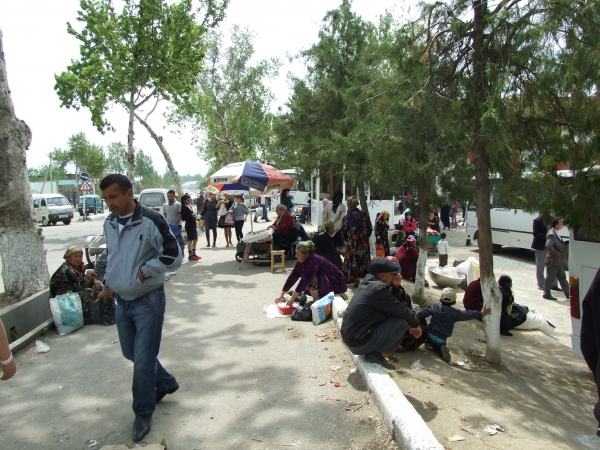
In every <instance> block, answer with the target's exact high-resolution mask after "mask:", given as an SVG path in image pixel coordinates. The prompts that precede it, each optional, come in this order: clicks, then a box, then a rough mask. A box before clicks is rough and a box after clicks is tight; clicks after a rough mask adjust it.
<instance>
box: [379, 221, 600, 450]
mask: <svg viewBox="0 0 600 450" xmlns="http://www.w3.org/2000/svg"><path fill="white" fill-rule="evenodd" d="M448 234H449V242H450V246H451V258H450V261H453V260H454V259H456V258H458V257H466V256H472V255H473V254H475V256H476V252H477V249H476V247H465V246H464V243H465V234H464V229H463V230H460V229H459V230H451V231H450V232H449V233H448ZM507 253H508V254H509V255H511V252H510V251H509V252H507ZM501 254H502V253H501ZM505 255H506V252H505ZM519 258H525V259H526V258H527V252H526V251H525V256H523V253H519V255H518V257H517V259H519ZM530 258H531V260H532V261H533V258H534V256H533V252H531V256H530ZM436 261H437V257H436V256H433V255H432V256H430V257H429V258H428V265H436ZM532 264H533V263H532ZM495 273H496V276H499V275H500V274H503V273H508V274H510V275H511V276H512V277H513V291H514V292H515V297H516V298H517V299H518V300H517V301H518V303H522V304H526V305H528V306H529V307H530V309H532V308H533V309H537V310H540V309H542V310H543V314H544V315H545V316H546V317H548V318H550V319H551V320H553V321H554V322H555V325H557V331H556V332H555V334H557V335H558V337H556V336H554V335H552V336H546V335H544V334H543V333H542V332H540V331H519V330H513V333H514V336H512V337H506V336H502V364H501V365H500V366H498V367H496V366H489V365H487V364H486V363H485V362H484V361H483V358H482V357H481V356H479V357H478V356H472V355H471V354H470V350H478V351H479V352H480V353H481V354H485V336H484V333H483V326H482V324H481V323H480V322H479V321H469V322H459V323H457V324H456V326H455V328H454V334H453V335H452V337H451V338H450V339H449V341H448V347H449V349H450V352H451V355H452V361H462V362H464V366H462V367H457V366H453V365H450V364H446V363H444V362H443V361H442V360H441V358H440V357H439V355H438V354H437V353H436V352H434V351H432V350H430V349H428V348H426V347H425V346H423V347H421V348H419V349H417V350H416V351H414V352H411V353H405V354H400V353H397V354H396V355H395V358H396V360H397V362H396V368H397V371H396V372H392V373H391V374H390V375H391V376H393V377H394V379H395V380H396V382H397V383H398V386H400V389H401V390H402V392H403V393H404V395H405V396H406V397H407V398H408V400H409V401H410V402H411V403H412V405H413V406H414V407H415V408H416V410H417V411H418V412H419V413H420V414H421V416H422V417H423V419H424V420H425V421H426V423H427V425H428V426H429V427H430V428H431V430H432V431H433V433H434V435H435V436H436V438H437V439H438V440H439V442H440V443H441V444H443V445H444V446H445V447H446V449H452V450H456V449H464V450H472V449H473V450H475V449H488V448H499V449H532V450H537V449H540V450H541V449H544V450H547V449H587V448H591V449H597V448H600V438H598V437H596V436H595V431H596V425H597V423H596V422H595V420H594V417H593V415H592V407H593V405H594V403H595V402H596V387H595V384H594V382H593V378H592V376H591V372H590V371H589V369H588V368H587V366H586V364H585V362H584V361H583V360H582V359H580V358H577V357H575V356H573V354H572V351H571V347H570V340H569V339H568V333H569V332H570V321H569V319H568V302H566V301H564V300H565V299H562V301H560V300H561V299H559V301H558V302H546V303H543V300H542V299H541V298H540V297H541V292H540V291H537V289H536V288H535V272H533V271H531V270H522V269H521V270H518V269H513V270H508V269H507V270H496V271H495ZM531 280H533V281H531ZM430 282H431V280H430ZM404 285H405V288H406V289H407V291H408V292H409V293H410V292H412V290H413V286H414V285H413V284H412V283H409V282H405V283H404ZM437 290H439V288H437V287H435V286H434V285H433V283H432V287H431V288H429V289H428V290H427V291H428V293H429V294H430V303H431V302H433V301H436V298H437V297H436V296H437ZM458 293H459V295H458V300H457V305H456V306H455V307H456V308H459V309H460V308H462V291H460V290H458ZM559 295H561V294H559ZM544 308H545V309H544ZM417 360H420V361H421V364H423V365H424V366H425V369H422V370H418V371H415V370H412V369H411V364H413V363H414V362H415V361H417ZM493 424H497V425H500V426H501V427H503V429H504V432H498V433H497V434H496V435H493V436H489V435H487V434H486V433H485V432H484V431H483V430H484V428H486V427H487V426H488V425H493ZM458 439H461V440H458Z"/></svg>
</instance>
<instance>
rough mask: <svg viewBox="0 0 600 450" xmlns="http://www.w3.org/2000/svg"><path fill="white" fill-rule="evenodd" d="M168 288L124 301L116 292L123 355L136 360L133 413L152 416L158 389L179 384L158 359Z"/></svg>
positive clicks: (117, 316)
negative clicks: (166, 290)
mask: <svg viewBox="0 0 600 450" xmlns="http://www.w3.org/2000/svg"><path fill="white" fill-rule="evenodd" d="M165 302H166V297H165V288H164V286H161V287H160V288H158V289H156V290H154V291H152V292H149V293H148V294H146V295H144V296H142V297H138V298H136V299H135V300H123V299H122V298H121V297H120V296H119V295H118V294H117V313H116V322H117V330H118V332H119V342H120V343H121V351H122V352H123V356H124V357H125V358H127V359H128V360H130V361H133V385H132V392H133V405H132V406H133V412H134V413H135V414H137V415H140V416H149V415H151V414H152V413H153V412H154V408H155V407H156V391H157V390H159V391H168V390H170V389H172V388H174V387H175V386H176V385H177V381H176V380H175V377H174V376H173V375H171V374H170V373H169V372H167V371H166V370H165V369H164V367H163V366H162V365H161V364H160V361H159V360H158V351H159V349H160V339H161V335H162V327H163V321H164V317H165Z"/></svg>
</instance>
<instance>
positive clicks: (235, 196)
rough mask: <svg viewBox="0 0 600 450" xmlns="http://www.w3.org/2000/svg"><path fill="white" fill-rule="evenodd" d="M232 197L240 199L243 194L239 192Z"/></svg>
mask: <svg viewBox="0 0 600 450" xmlns="http://www.w3.org/2000/svg"><path fill="white" fill-rule="evenodd" d="M233 197H234V198H239V199H240V200H244V196H243V195H241V194H236V195H234V196H233Z"/></svg>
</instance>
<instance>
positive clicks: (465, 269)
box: [456, 257, 479, 284]
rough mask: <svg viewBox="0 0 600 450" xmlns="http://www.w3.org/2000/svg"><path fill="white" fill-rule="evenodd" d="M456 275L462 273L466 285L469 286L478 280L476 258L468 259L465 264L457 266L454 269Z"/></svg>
mask: <svg viewBox="0 0 600 450" xmlns="http://www.w3.org/2000/svg"><path fill="white" fill-rule="evenodd" d="M456 271H457V272H458V273H462V274H463V275H466V276H467V284H471V282H472V281H475V280H476V279H477V278H479V261H477V259H476V258H473V257H470V258H469V259H467V260H466V261H465V262H463V263H461V264H459V265H458V266H457V267H456Z"/></svg>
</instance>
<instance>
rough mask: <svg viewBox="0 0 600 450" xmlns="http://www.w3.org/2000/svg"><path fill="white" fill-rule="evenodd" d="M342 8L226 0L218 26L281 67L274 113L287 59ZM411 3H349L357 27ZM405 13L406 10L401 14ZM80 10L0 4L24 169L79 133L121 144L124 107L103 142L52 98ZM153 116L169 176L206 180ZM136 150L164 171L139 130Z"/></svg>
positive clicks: (311, 0) (74, 5)
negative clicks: (23, 137) (359, 20)
mask: <svg viewBox="0 0 600 450" xmlns="http://www.w3.org/2000/svg"><path fill="white" fill-rule="evenodd" d="M340 3H341V1H339V0H231V2H230V5H229V8H228V9H227V17H226V19H225V21H223V22H222V23H221V24H220V26H219V29H220V30H221V31H222V32H223V33H224V35H225V37H226V36H227V34H228V33H229V30H230V29H231V28H232V27H233V25H239V26H241V27H245V28H249V29H250V30H251V31H253V32H254V33H255V36H256V37H255V41H254V48H255V52H256V53H255V59H256V60H257V61H258V60H262V59H266V58H272V57H276V58H279V59H280V60H281V62H282V63H283V66H282V67H281V69H280V71H279V76H278V78H277V79H275V80H273V81H272V82H271V83H270V87H271V90H272V91H273V93H274V95H275V101H274V103H273V104H272V110H273V111H276V110H277V108H278V107H279V106H282V107H283V106H284V105H285V102H286V100H287V98H288V97H289V95H290V90H289V87H288V84H287V74H288V73H290V72H291V73H294V74H296V75H302V74H303V68H302V66H301V65H300V64H299V63H298V62H295V63H290V62H289V61H288V58H287V57H286V55H289V54H291V55H294V54H296V53H297V52H298V51H300V50H302V49H306V48H309V47H310V46H311V45H312V44H313V43H315V42H316V41H317V40H318V31H319V28H320V26H321V23H322V19H323V17H324V16H325V14H326V12H327V11H328V10H331V9H335V8H336V7H338V6H339V4H340ZM416 3H417V2H416V0H354V2H353V10H354V11H355V12H356V13H358V14H359V15H360V16H362V17H363V19H365V20H369V21H372V22H376V21H377V20H378V17H379V16H380V15H381V14H383V13H384V12H386V11H391V12H392V13H393V15H394V17H396V18H397V19H399V18H400V16H401V15H406V14H408V13H410V12H412V13H413V14H414V12H415V8H414V5H416ZM406 8H412V9H411V11H410V12H407V11H406ZM78 9H79V1H78V0H58V1H48V0H18V1H0V30H2V33H3V45H4V56H5V59H6V66H7V73H8V83H9V87H10V90H11V94H12V100H13V104H14V107H15V113H16V115H17V117H18V118H19V119H21V120H24V121H25V122H26V123H27V124H28V125H29V127H30V128H31V130H32V143H31V146H30V148H29V150H28V152H27V165H28V167H39V166H42V165H45V164H48V154H49V153H50V152H52V151H53V150H54V149H55V148H63V149H66V147H67V141H68V139H69V137H70V136H71V135H73V134H75V133H78V132H80V131H83V132H84V133H85V135H86V136H87V138H88V139H89V140H90V141H91V142H92V143H94V144H97V145H101V146H103V147H106V146H107V145H108V144H110V143H111V142H115V141H119V142H122V143H124V144H126V143H127V121H128V117H127V113H126V111H125V110H124V109H123V108H122V107H119V106H114V107H112V108H111V109H110V110H109V112H108V114H107V116H106V117H107V119H108V121H109V122H110V123H111V124H112V125H113V127H114V128H115V129H116V131H114V132H107V133H106V134H104V135H102V134H101V133H99V132H98V131H97V130H96V128H95V127H94V126H93V125H92V122H91V116H90V113H89V111H87V110H85V109H82V110H80V111H76V110H74V109H66V108H61V107H60V101H59V99H58V96H57V95H56V92H55V91H54V84H55V80H54V75H55V74H59V73H61V72H63V71H64V70H65V69H66V68H67V66H68V65H69V64H70V62H71V60H77V59H78V58H79V45H78V42H79V41H77V40H76V39H75V38H74V37H73V36H71V35H69V34H67V31H66V30H67V26H66V24H67V22H70V23H71V24H72V25H73V26H75V27H76V28H78V29H79V26H78V25H79V23H78V22H77V21H76V17H77V11H78ZM157 112H158V111H157ZM157 112H155V113H154V114H152V116H150V118H149V119H148V122H149V124H150V125H151V126H152V127H153V128H154V130H155V131H156V132H157V133H158V134H159V135H161V136H162V137H163V144H164V145H165V146H166V148H167V150H168V151H169V153H170V155H171V158H172V160H173V163H174V165H175V169H176V170H177V171H178V172H179V174H180V175H187V174H196V173H203V174H205V173H206V172H207V170H208V164H207V163H206V162H205V161H202V160H200V158H199V157H198V155H197V151H196V149H195V147H194V145H193V144H192V136H191V134H190V133H189V132H187V130H185V129H176V128H175V127H174V126H172V125H169V126H167V125H166V122H165V120H164V119H163V117H162V116H161V115H160V114H157ZM134 145H135V147H136V148H141V149H143V150H144V152H145V153H146V154H148V155H150V156H151V157H152V160H153V162H154V167H155V168H156V169H157V170H158V171H159V173H163V172H164V171H165V169H166V163H165V161H164V158H163V156H162V153H161V152H160V150H159V149H158V147H157V146H156V143H155V142H154V141H153V140H152V138H151V137H150V136H149V135H148V132H147V131H146V129H145V128H143V127H142V126H141V125H140V124H139V123H136V124H135V142H134Z"/></svg>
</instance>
